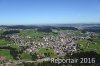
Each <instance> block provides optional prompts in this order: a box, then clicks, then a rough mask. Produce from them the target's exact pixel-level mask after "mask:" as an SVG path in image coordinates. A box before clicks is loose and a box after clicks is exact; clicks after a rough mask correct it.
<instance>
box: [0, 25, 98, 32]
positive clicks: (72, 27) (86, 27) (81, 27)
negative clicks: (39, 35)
mask: <svg viewBox="0 0 100 66" xmlns="http://www.w3.org/2000/svg"><path fill="white" fill-rule="evenodd" d="M0 28H6V29H34V28H38V29H39V30H48V29H49V30H50V29H64V30H66V29H67V30H68V29H69V30H86V31H92V32H100V24H50V25H10V26H8V25H1V26H0Z"/></svg>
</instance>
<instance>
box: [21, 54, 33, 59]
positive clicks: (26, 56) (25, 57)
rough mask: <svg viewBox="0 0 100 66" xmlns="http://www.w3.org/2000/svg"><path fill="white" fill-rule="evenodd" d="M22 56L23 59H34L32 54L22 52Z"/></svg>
mask: <svg viewBox="0 0 100 66" xmlns="http://www.w3.org/2000/svg"><path fill="white" fill-rule="evenodd" d="M20 56H21V59H26V60H27V59H28V60H32V56H31V55H30V54H27V53H22V54H21V55H20Z"/></svg>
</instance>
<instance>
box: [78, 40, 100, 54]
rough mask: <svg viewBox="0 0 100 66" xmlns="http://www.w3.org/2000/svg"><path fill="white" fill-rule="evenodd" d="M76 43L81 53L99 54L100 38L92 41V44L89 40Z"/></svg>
mask: <svg viewBox="0 0 100 66" xmlns="http://www.w3.org/2000/svg"><path fill="white" fill-rule="evenodd" d="M77 43H78V44H79V45H80V49H81V51H95V52H97V53H98V54H100V38H95V39H93V42H91V41H89V40H79V41H78V42H77Z"/></svg>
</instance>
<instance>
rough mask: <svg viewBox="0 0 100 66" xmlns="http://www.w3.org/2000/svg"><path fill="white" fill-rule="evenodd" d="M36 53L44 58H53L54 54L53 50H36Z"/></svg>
mask: <svg viewBox="0 0 100 66" xmlns="http://www.w3.org/2000/svg"><path fill="white" fill-rule="evenodd" d="M37 53H40V54H44V55H45V56H49V57H55V56H56V53H55V52H54V50H53V49H50V48H40V49H38V50H37Z"/></svg>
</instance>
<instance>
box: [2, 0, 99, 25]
mask: <svg viewBox="0 0 100 66" xmlns="http://www.w3.org/2000/svg"><path fill="white" fill-rule="evenodd" d="M61 23H62V24H69V23H70V24H72V23H100V0H0V25H20V24H21V25H22V24H25V25H27V24H61Z"/></svg>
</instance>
